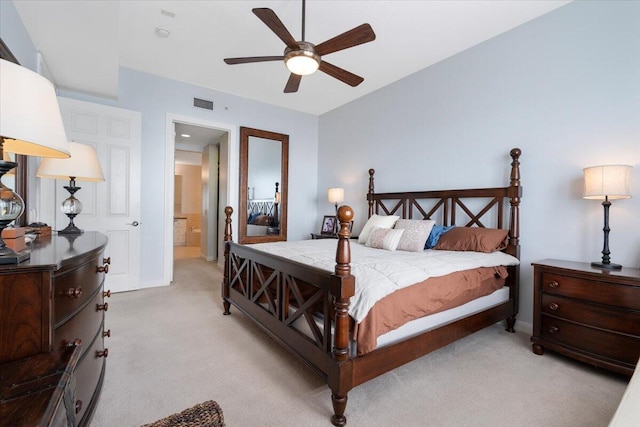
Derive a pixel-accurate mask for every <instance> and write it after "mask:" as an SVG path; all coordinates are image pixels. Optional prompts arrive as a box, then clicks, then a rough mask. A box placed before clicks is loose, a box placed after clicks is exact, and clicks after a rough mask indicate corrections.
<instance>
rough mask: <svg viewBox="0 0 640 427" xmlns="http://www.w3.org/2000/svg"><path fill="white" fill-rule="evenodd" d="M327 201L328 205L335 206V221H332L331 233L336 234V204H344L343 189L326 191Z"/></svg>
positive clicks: (336, 188) (335, 188)
mask: <svg viewBox="0 0 640 427" xmlns="http://www.w3.org/2000/svg"><path fill="white" fill-rule="evenodd" d="M327 199H328V200H329V203H334V204H335V205H336V220H335V221H333V232H334V233H337V232H338V203H342V202H344V188H338V187H334V188H330V189H329V190H328V191H327Z"/></svg>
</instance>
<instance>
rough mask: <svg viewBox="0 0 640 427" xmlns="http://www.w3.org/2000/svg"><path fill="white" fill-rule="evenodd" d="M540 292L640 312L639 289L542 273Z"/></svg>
mask: <svg viewBox="0 0 640 427" xmlns="http://www.w3.org/2000/svg"><path fill="white" fill-rule="evenodd" d="M542 292H545V293H551V294H555V295H563V296H566V297H570V298H579V299H581V300H585V301H591V302H597V303H600V304H607V305H611V306H616V307H623V308H630V309H635V310H640V287H637V286H628V285H620V284H615V283H607V282H601V281H596V280H588V279H582V278H579V277H570V276H564V275H561V274H556V273H550V272H543V273H542Z"/></svg>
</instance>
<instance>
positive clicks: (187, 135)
mask: <svg viewBox="0 0 640 427" xmlns="http://www.w3.org/2000/svg"><path fill="white" fill-rule="evenodd" d="M180 136H181V137H183V138H191V135H189V134H188V133H183V134H181V135H180Z"/></svg>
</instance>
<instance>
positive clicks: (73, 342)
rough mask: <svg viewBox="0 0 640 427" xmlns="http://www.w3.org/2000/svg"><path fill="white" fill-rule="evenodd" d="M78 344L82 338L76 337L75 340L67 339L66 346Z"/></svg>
mask: <svg viewBox="0 0 640 427" xmlns="http://www.w3.org/2000/svg"><path fill="white" fill-rule="evenodd" d="M80 344H82V340H81V339H80V338H76V339H75V340H73V341H69V342H67V345H66V347H77V346H79V345H80Z"/></svg>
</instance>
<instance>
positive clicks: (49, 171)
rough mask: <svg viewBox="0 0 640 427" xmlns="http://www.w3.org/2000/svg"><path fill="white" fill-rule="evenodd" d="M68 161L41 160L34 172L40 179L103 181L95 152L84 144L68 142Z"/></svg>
mask: <svg viewBox="0 0 640 427" xmlns="http://www.w3.org/2000/svg"><path fill="white" fill-rule="evenodd" d="M69 148H70V151H71V157H70V158H68V159H50V158H47V159H42V161H41V162H40V166H39V167H38V170H37V171H36V176H38V177H40V178H55V179H69V178H70V177H74V178H75V179H76V180H78V181H104V175H103V174H102V168H101V167H100V162H99V161H98V155H97V154H96V150H95V149H94V148H93V147H92V146H90V145H86V144H79V143H77V142H70V143H69Z"/></svg>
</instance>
